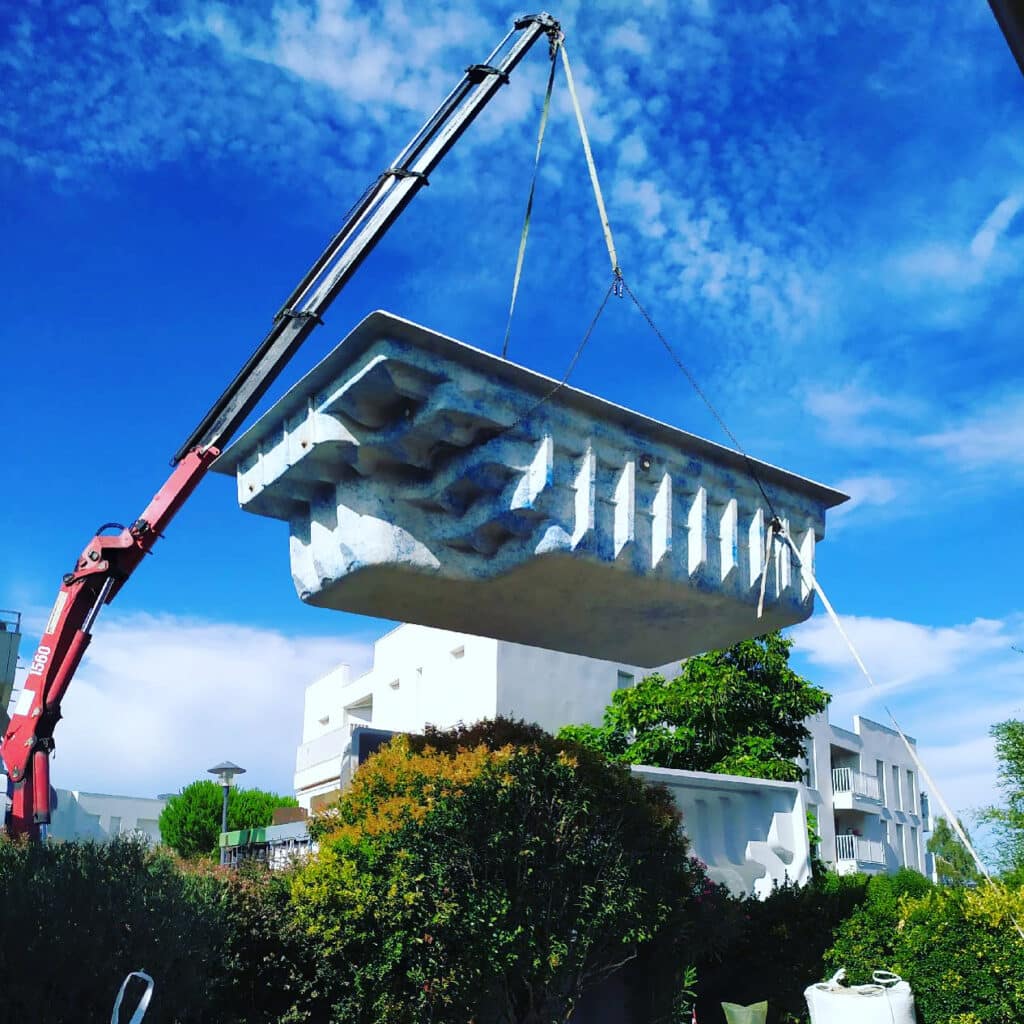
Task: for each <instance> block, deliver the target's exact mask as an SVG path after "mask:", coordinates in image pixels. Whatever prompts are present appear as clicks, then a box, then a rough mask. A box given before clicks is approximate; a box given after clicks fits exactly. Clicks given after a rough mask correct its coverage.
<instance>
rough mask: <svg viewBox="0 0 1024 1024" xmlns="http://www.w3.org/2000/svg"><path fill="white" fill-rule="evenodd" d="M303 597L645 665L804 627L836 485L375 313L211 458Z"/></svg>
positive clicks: (840, 496) (835, 501) (841, 496)
mask: <svg viewBox="0 0 1024 1024" xmlns="http://www.w3.org/2000/svg"><path fill="white" fill-rule="evenodd" d="M214 468H215V469H216V470H217V471H218V472H221V473H225V474H234V475H235V476H236V477H237V482H238V497H239V502H240V504H241V507H242V508H244V509H245V510H246V511H249V512H253V513H255V514H257V515H263V516H269V517H270V518H274V519H281V520H284V521H285V522H287V523H289V526H290V530H291V540H290V553H291V568H292V575H293V579H294V582H295V587H296V590H297V591H298V593H299V596H300V597H301V598H302V600H304V601H307V602H308V603H310V604H313V605H317V606H320V607H325V608H335V609H338V610H342V611H348V612H356V613H360V614H364V615H372V616H378V617H382V618H388V619H397V620H402V621H407V622H417V623H421V624H424V625H431V626H439V627H443V628H446V629H454V630H459V631H464V632H468V633H475V634H479V635H483V636H493V637H497V638H499V639H504V640H511V641H515V642H518V643H524V644H530V645H533V646H537V647H547V648H551V649H555V650H563V651H570V652H573V653H577V654H584V655H589V656H591V657H597V658H605V659H609V660H617V661H622V662H626V663H630V664H637V665H663V664H666V663H667V662H669V661H671V660H673V659H678V658H683V657H686V656H688V655H690V654H693V653H696V652H698V651H704V650H708V649H710V648H714V647H721V646H726V645H728V644H731V643H734V642H735V641H737V640H740V639H743V638H747V637H752V636H755V635H758V634H760V633H763V632H766V631H767V630H769V629H774V628H777V627H782V626H789V625H793V624H794V623H797V622H800V621H801V620H803V619H806V618H807V617H808V616H809V615H810V614H811V611H812V608H813V594H812V593H811V592H810V590H809V588H808V587H807V585H806V583H805V581H804V580H803V579H802V577H801V575H800V573H799V572H798V571H797V569H796V567H795V566H794V565H793V564H792V559H791V557H790V555H789V552H788V551H787V550H785V549H782V548H781V546H778V545H777V546H776V549H775V551H774V552H773V553H772V557H771V558H770V559H769V564H768V566H767V580H766V586H765V605H764V616H763V618H761V619H758V618H757V616H756V606H757V600H758V595H759V592H760V586H761V568H762V561H763V559H764V538H765V530H766V527H767V523H768V522H769V521H770V518H771V512H770V510H769V508H768V507H767V503H766V502H765V499H764V497H763V496H762V494H761V492H760V490H759V488H758V485H757V481H756V480H755V478H754V474H756V476H757V479H758V480H760V482H761V485H762V486H763V487H764V489H765V491H766V492H767V494H768V496H769V497H770V499H771V505H772V507H773V508H774V510H775V511H776V512H777V514H778V515H779V516H780V518H781V519H782V520H783V521H784V522H785V524H786V526H787V528H788V530H789V532H790V534H791V535H792V537H793V539H794V541H795V543H796V545H797V547H798V549H799V550H800V552H801V556H802V558H803V559H804V560H806V561H807V563H808V564H811V565H813V560H814V551H815V546H816V543H817V542H818V541H819V540H821V539H822V537H823V536H824V530H825V513H826V510H827V509H828V508H831V507H834V506H835V505H838V504H840V503H841V502H843V501H845V500H846V495H844V494H842V493H840V492H839V491H836V490H833V489H831V488H828V487H825V486H823V485H821V484H818V483H815V482H813V481H811V480H807V479H804V478H803V477H800V476H797V475H796V474H793V473H790V472H787V471H786V470H783V469H779V468H777V467H775V466H771V465H769V464H767V463H764V462H759V461H757V460H749V459H747V458H746V457H745V456H743V455H741V454H740V453H738V452H735V451H733V450H732V449H729V448H725V447H723V446H722V445H718V444H715V443H713V442H711V441H707V440H705V439H704V438H701V437H697V436H696V435H694V434H689V433H687V432H685V431H682V430H679V429H677V428H675V427H671V426H668V425H666V424H664V423H660V422H658V421H656V420H653V419H650V418H648V417H646V416H642V415H640V414H639V413H636V412H632V411H630V410H628V409H625V408H623V407H621V406H618V405H615V404H614V403H611V402H608V401H605V400H604V399H601V398H598V397H596V396H594V395H590V394H587V393H586V392H583V391H579V390H577V389H575V388H572V387H568V386H559V385H558V382H556V381H554V380H552V379H550V378H548V377H544V376H543V375H541V374H537V373H534V372H533V371H531V370H527V369H525V368H523V367H521V366H517V365H516V364H514V363H511V362H508V361H506V360H503V359H501V358H499V357H497V356H494V355H491V354H490V353H487V352H484V351H481V350H480V349H476V348H473V347H471V346H469V345H465V344H463V343H461V342H458V341H455V340H454V339H452V338H448V337H445V336H444V335H441V334H438V333H436V332H434V331H431V330H428V329H427V328H425V327H421V326H419V325H417V324H414V323H410V322H409V321H407V320H403V319H401V318H400V317H396V316H394V315H392V314H389V313H385V312H380V311H378V312H376V313H372V314H371V315H370V316H368V317H367V318H366V319H365V320H363V321H362V323H360V324H359V326H358V327H356V329H355V330H354V331H352V333H351V334H349V335H348V337H346V338H345V339H344V341H342V342H341V344H339V345H338V346H337V347H336V348H335V349H334V350H333V351H332V352H331V353H330V354H329V355H328V356H327V357H326V358H325V359H324V360H323V361H322V362H321V363H320V364H319V365H318V366H316V367H315V368H314V369H313V370H312V371H310V373H309V374H307V375H306V376H305V377H304V378H303V379H302V380H301V381H300V382H299V383H298V384H297V385H295V387H293V388H292V389H291V390H290V391H289V392H288V393H287V394H286V395H285V396H284V397H283V398H282V399H281V400H280V401H279V402H277V403H276V404H275V405H274V406H273V408H271V409H270V410H269V411H268V412H267V413H266V414H265V415H264V416H263V417H261V418H260V420H259V421H258V422H257V423H256V424H255V425H254V426H253V427H251V428H250V429H249V430H248V431H246V433H245V434H243V435H242V437H240V438H239V439H238V440H237V441H236V442H235V443H234V444H233V445H232V446H231V447H230V448H229V449H228V450H227V451H226V452H225V453H224V454H223V455H222V456H221V457H220V459H219V460H218V461H217V463H216V464H215V467H214Z"/></svg>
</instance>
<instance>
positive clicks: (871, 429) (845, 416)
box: [804, 383, 922, 448]
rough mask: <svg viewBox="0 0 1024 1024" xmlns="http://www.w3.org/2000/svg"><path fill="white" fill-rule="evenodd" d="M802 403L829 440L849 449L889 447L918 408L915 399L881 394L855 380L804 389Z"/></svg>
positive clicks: (914, 416)
mask: <svg viewBox="0 0 1024 1024" xmlns="http://www.w3.org/2000/svg"><path fill="white" fill-rule="evenodd" d="M804 406H805V408H806V409H807V411H808V412H809V413H810V414H811V415H812V416H814V417H815V418H816V419H817V420H818V421H819V423H820V425H821V428H822V430H823V432H824V434H825V436H826V437H827V438H828V439H829V440H830V441H832V442H833V443H834V444H837V445H841V446H843V447H850V448H863V447H865V446H884V447H890V446H892V445H893V443H894V442H898V441H899V439H900V438H901V437H903V436H904V435H906V433H907V431H908V429H909V423H910V422H911V421H912V420H915V419H917V418H918V417H919V415H920V413H921V411H922V409H921V403H920V402H919V401H918V400H915V399H913V398H910V397H906V396H899V395H883V394H881V393H879V392H877V391H871V390H868V389H867V388H865V387H863V386H861V385H859V384H856V383H854V384H847V385H845V386H843V387H840V388H832V389H830V388H821V387H816V388H811V389H808V390H807V392H806V394H805V397H804Z"/></svg>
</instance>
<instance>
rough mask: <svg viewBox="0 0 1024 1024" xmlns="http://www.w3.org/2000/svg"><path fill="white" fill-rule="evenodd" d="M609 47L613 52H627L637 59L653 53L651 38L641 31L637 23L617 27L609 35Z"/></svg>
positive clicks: (632, 22)
mask: <svg viewBox="0 0 1024 1024" xmlns="http://www.w3.org/2000/svg"><path fill="white" fill-rule="evenodd" d="M608 46H609V47H610V48H611V49H613V50H625V51H626V52H627V53H632V54H635V55H636V56H637V57H646V56H647V55H648V54H649V53H650V52H651V40H650V37H649V36H647V35H646V34H644V33H643V32H641V31H640V27H639V26H638V25H637V23H636V22H635V21H627V22H624V23H623V24H621V25H616V26H615V28H614V29H612V31H611V32H609V33H608Z"/></svg>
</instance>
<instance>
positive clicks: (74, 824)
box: [47, 789, 167, 843]
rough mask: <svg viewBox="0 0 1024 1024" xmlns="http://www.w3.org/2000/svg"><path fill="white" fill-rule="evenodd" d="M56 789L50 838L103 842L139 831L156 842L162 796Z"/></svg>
mask: <svg viewBox="0 0 1024 1024" xmlns="http://www.w3.org/2000/svg"><path fill="white" fill-rule="evenodd" d="M56 793H57V806H56V808H55V809H54V810H53V812H52V815H51V821H50V827H49V829H48V832H47V835H48V836H49V838H50V839H54V840H63V841H70V840H75V839H94V840H96V841H98V842H103V841H105V840H108V839H113V838H114V837H115V836H117V835H130V834H132V833H136V832H139V833H143V834H144V835H146V836H147V837H148V838H149V839H150V840H151V841H152V842H154V843H159V842H160V828H159V825H158V821H159V819H160V812H161V811H162V810H163V809H164V807H166V806H167V801H166V800H163V799H150V798H149V797H136V796H116V795H114V794H112V793H83V792H82V791H81V790H70V789H58V790H56Z"/></svg>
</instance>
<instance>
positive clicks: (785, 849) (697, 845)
mask: <svg viewBox="0 0 1024 1024" xmlns="http://www.w3.org/2000/svg"><path fill="white" fill-rule="evenodd" d="M633 773H634V774H635V775H637V776H639V777H640V778H641V779H643V780H644V781H645V782H648V783H655V784H660V785H663V786H666V787H667V788H668V790H669V792H670V793H671V794H672V798H673V800H675V803H676V806H677V807H678V808H679V810H680V811H681V812H682V815H683V829H684V831H685V832H686V835H687V837H688V838H689V840H690V852H691V854H692V855H693V856H695V857H699V858H700V860H702V861H704V863H705V864H707V866H708V875H709V876H710V877H711V879H712V880H713V881H715V882H720V883H721V884H723V885H727V886H728V887H729V889H730V890H731V891H732V892H733V893H736V894H739V893H748V894H750V895H754V896H758V897H760V898H761V899H764V898H765V896H767V895H768V894H769V893H770V892H771V891H772V888H773V886H774V885H775V884H776V883H778V884H782V883H783V882H785V881H787V880H788V881H790V882H795V883H797V884H798V885H803V884H805V883H806V882H808V881H809V880H810V878H811V848H810V842H809V840H808V835H807V807H808V795H807V791H806V788H805V787H804V786H802V785H801V784H800V783H798V782H774V781H770V780H766V779H746V778H741V777H740V776H737V775H712V774H710V773H707V772H687V771H680V770H678V769H671V768H650V767H647V766H642V767H637V768H634V769H633Z"/></svg>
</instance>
